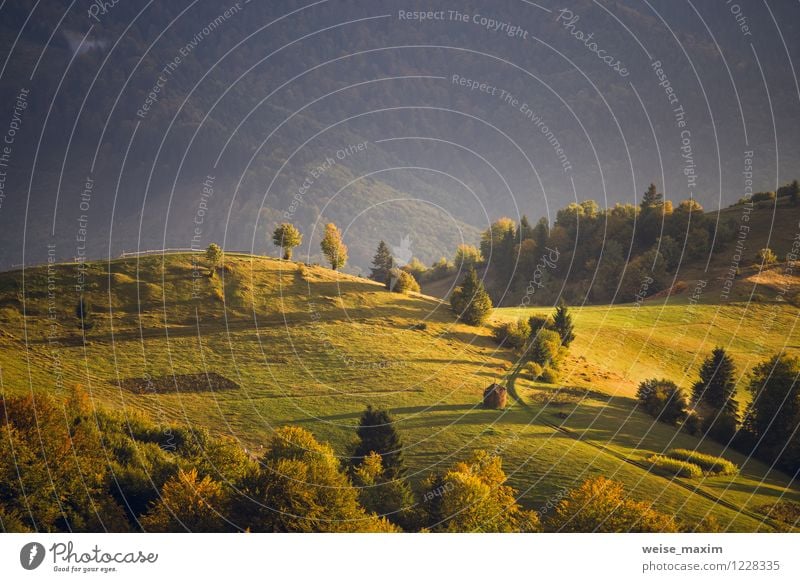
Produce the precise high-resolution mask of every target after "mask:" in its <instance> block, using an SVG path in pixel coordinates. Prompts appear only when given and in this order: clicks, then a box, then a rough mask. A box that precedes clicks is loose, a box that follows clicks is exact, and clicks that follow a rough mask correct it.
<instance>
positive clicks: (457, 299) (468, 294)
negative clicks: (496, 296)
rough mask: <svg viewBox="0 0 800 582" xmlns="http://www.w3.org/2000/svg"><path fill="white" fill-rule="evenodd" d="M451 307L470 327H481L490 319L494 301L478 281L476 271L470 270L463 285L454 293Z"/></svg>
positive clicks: (451, 297) (451, 298)
mask: <svg viewBox="0 0 800 582" xmlns="http://www.w3.org/2000/svg"><path fill="white" fill-rule="evenodd" d="M450 306H451V307H452V308H453V311H455V312H456V316H457V317H458V318H459V319H460V320H461V321H463V322H464V323H467V324H469V325H480V324H482V323H483V322H484V321H486V318H487V317H489V314H490V313H491V312H492V300H491V298H490V297H489V294H488V293H487V292H486V289H484V288H483V283H481V281H480V279H478V274H477V273H476V272H475V269H470V270H468V271H467V274H466V275H464V280H463V281H462V282H461V285H460V286H459V287H456V289H455V290H454V291H453V294H452V295H451V296H450Z"/></svg>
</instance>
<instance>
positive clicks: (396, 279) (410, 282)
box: [386, 269, 419, 293]
mask: <svg viewBox="0 0 800 582" xmlns="http://www.w3.org/2000/svg"><path fill="white" fill-rule="evenodd" d="M386 288H387V289H389V291H394V292H395V293H411V292H413V293H419V283H417V280H416V279H415V278H414V276H413V275H412V274H411V273H407V272H406V271H403V270H402V269H392V270H391V271H390V272H389V280H388V281H386Z"/></svg>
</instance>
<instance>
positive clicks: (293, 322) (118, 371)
mask: <svg viewBox="0 0 800 582" xmlns="http://www.w3.org/2000/svg"><path fill="white" fill-rule="evenodd" d="M77 274H78V269H77V265H51V266H49V267H48V266H42V267H37V268H32V269H26V270H25V271H24V272H22V271H13V272H8V273H4V274H2V275H0V382H2V390H3V391H4V392H5V393H10V394H14V393H23V392H28V391H31V390H33V391H48V392H51V393H54V394H59V393H62V392H63V391H64V390H65V388H66V387H68V386H70V385H72V384H76V383H79V384H82V385H83V386H84V388H85V389H86V390H87V392H88V393H89V394H90V396H91V399H92V402H93V403H94V404H95V405H96V406H105V407H111V408H114V409H116V410H120V411H123V412H124V413H125V414H130V415H132V416H136V415H139V414H143V415H145V416H147V417H149V418H150V419H151V420H152V421H154V422H156V423H158V424H166V423H167V422H180V423H184V424H187V425H189V426H195V427H200V426H203V427H208V428H209V429H210V430H212V431H213V432H215V433H217V434H227V435H232V436H234V437H236V438H238V439H240V440H241V442H242V443H243V444H244V446H246V447H247V448H248V449H249V450H251V451H255V452H257V451H258V449H259V447H260V446H261V443H263V442H264V440H265V438H266V436H267V435H269V434H270V433H271V431H273V430H274V428H275V427H277V426H281V425H286V424H295V425H300V426H304V427H306V428H308V429H310V430H312V431H313V432H314V434H315V435H316V436H317V437H318V438H320V439H323V440H327V441H330V442H331V444H332V445H333V446H334V447H335V448H336V450H337V452H338V453H339V454H342V455H344V454H345V453H346V451H347V449H348V446H349V445H350V443H351V442H352V441H353V440H354V438H355V433H354V428H355V426H356V424H357V422H358V417H359V415H360V413H361V412H362V411H363V409H364V408H365V407H366V405H367V404H373V405H375V406H380V407H385V408H388V409H389V410H390V411H391V412H392V414H393V415H394V416H395V418H396V419H397V420H398V424H397V428H398V430H399V431H400V433H401V434H402V436H403V438H404V441H405V445H406V450H405V452H404V453H405V458H406V460H407V464H408V466H409V469H410V470H409V474H410V478H411V479H412V481H414V482H419V481H421V480H422V479H423V478H424V477H425V476H426V475H428V474H429V473H430V472H431V471H434V470H440V469H442V468H443V467H445V466H448V465H450V464H452V462H453V461H454V460H456V459H462V458H464V457H466V456H467V454H468V452H469V451H471V450H473V449H477V448H483V449H486V450H488V451H491V452H496V453H498V454H500V455H501V456H502V457H503V459H504V467H505V470H506V472H507V473H508V474H509V477H510V484H511V485H513V486H514V487H516V488H517V489H518V490H519V491H520V493H521V496H522V501H523V503H524V505H526V506H527V507H528V508H531V509H536V510H545V511H546V509H547V507H548V506H549V504H553V503H555V502H556V501H557V500H558V498H559V496H560V495H561V494H562V492H563V491H564V489H565V488H570V487H573V486H575V485H577V484H579V483H580V482H581V481H582V480H584V479H586V478H587V477H589V476H593V475H598V474H602V475H606V476H608V477H612V478H614V479H617V480H620V481H622V482H624V483H625V485H626V487H627V488H628V490H629V491H631V494H632V495H633V496H634V497H635V498H638V499H642V500H647V501H652V502H653V503H654V504H655V506H656V507H657V508H659V509H661V510H663V511H666V512H668V513H671V514H675V515H679V516H681V517H682V518H683V519H685V520H686V521H687V522H689V523H697V522H698V521H699V520H701V519H702V518H704V517H706V516H709V515H710V516H713V517H715V518H716V519H717V520H718V521H719V523H720V524H721V526H722V527H724V528H726V529H732V530H742V531H755V530H762V529H764V530H769V529H771V527H770V525H769V524H764V523H762V522H761V519H760V515H759V513H758V507H759V506H761V505H763V504H765V503H770V502H774V501H777V500H778V499H783V500H791V501H800V491H798V490H797V488H796V487H792V486H791V484H790V480H789V478H788V477H786V476H785V475H783V474H781V473H779V472H776V471H769V469H768V468H767V466H765V465H764V464H762V463H759V462H755V461H748V460H747V459H745V458H743V457H742V456H741V455H738V454H737V453H734V452H732V451H726V450H723V449H722V447H721V446H720V445H717V444H716V443H712V442H708V441H704V442H700V441H698V440H697V439H696V438H694V437H691V436H689V435H687V434H684V433H678V432H676V431H675V430H674V429H672V428H670V427H668V426H666V425H663V424H658V423H653V422H652V419H651V418H650V417H648V416H645V415H644V414H642V413H640V412H638V411H637V410H636V409H635V407H634V403H633V401H632V400H631V399H630V398H629V396H630V394H631V393H632V389H633V387H634V386H635V385H636V384H637V383H638V381H640V380H641V379H643V378H644V377H650V376H653V375H662V374H663V375H669V376H671V377H673V378H674V379H675V380H676V381H678V380H681V374H680V372H681V371H682V369H683V368H682V366H683V365H684V364H683V363H682V362H691V365H690V368H691V369H692V370H693V369H694V367H696V366H697V365H698V363H699V359H700V358H701V357H703V356H704V355H705V353H706V352H707V351H708V350H710V349H711V347H713V345H715V344H716V343H719V344H722V345H730V346H731V348H732V352H733V354H734V356H735V357H736V358H737V363H739V364H740V365H741V366H742V367H744V366H745V363H746V362H749V363H752V362H755V361H757V360H758V359H760V358H763V357H765V355H766V354H767V353H769V351H771V350H774V349H777V347H778V346H780V345H783V344H786V345H789V346H796V345H797V343H798V342H797V334H796V332H795V327H794V321H795V318H796V310H795V309H794V308H791V307H789V306H787V305H786V304H784V303H768V304H759V305H756V306H753V305H750V306H748V305H728V306H724V307H720V308H716V307H715V306H711V305H703V306H702V307H701V308H699V309H698V310H697V311H696V313H695V315H694V319H693V320H692V323H691V324H686V323H685V322H684V321H683V320H682V318H683V317H685V312H686V309H687V307H686V305H681V304H680V301H678V302H677V303H675V304H673V302H674V301H676V300H678V299H679V298H677V297H676V298H669V300H662V304H658V305H657V304H655V303H652V304H646V305H645V306H644V307H640V308H633V307H631V306H614V307H592V308H585V309H583V310H577V312H576V318H575V319H576V331H577V334H578V339H577V340H576V342H575V344H573V348H572V355H571V359H570V361H569V365H568V366H567V367H566V368H565V372H564V377H563V378H562V383H561V384H560V385H559V387H558V388H555V387H554V386H545V385H541V384H536V383H534V382H532V381H530V380H528V379H526V378H525V377H524V376H523V375H520V376H518V377H517V378H516V380H515V382H514V388H515V390H516V394H517V395H518V397H519V400H518V401H513V402H512V403H511V405H510V406H509V407H508V408H507V409H506V410H504V411H493V410H486V409H483V408H482V407H481V406H480V402H481V394H482V391H483V389H484V388H485V387H486V386H487V385H488V384H489V383H490V382H492V381H495V380H500V379H504V378H505V379H507V378H508V376H509V373H510V372H511V370H512V369H514V364H515V359H514V356H513V354H512V353H511V352H510V351H508V350H505V349H499V348H497V346H496V345H495V344H494V342H493V341H492V340H491V338H490V330H489V329H488V328H475V327H469V326H465V325H462V324H460V323H456V322H455V321H454V319H453V317H452V314H451V313H450V311H449V309H448V307H447V306H446V305H445V304H443V303H442V302H441V301H439V300H437V299H434V298H432V297H428V296H423V295H412V296H400V295H397V294H391V293H388V292H387V291H385V290H384V289H383V287H382V286H380V285H377V284H375V283H373V282H370V281H366V280H364V279H360V278H356V277H351V276H348V275H344V274H340V273H336V272H333V271H330V270H327V269H324V268H321V267H308V266H305V265H302V264H299V263H294V262H287V261H279V260H274V259H267V258H263V257H255V256H249V255H227V256H226V260H225V266H224V268H223V269H220V270H219V272H218V274H217V275H215V276H214V277H208V276H207V275H208V271H207V269H206V268H205V267H203V266H202V265H200V266H199V268H198V266H197V265H194V264H193V261H192V257H191V256H190V255H185V254H176V255H168V256H164V257H161V256H149V257H142V258H139V259H136V258H132V259H125V260H114V261H110V262H104V263H101V262H97V263H90V264H88V265H87V270H86V280H85V287H84V290H85V293H86V296H87V297H88V299H89V301H90V302H91V304H92V305H93V309H92V316H91V322H92V327H91V329H89V330H88V331H86V333H85V335H84V333H83V332H82V330H81V329H80V327H79V325H78V322H77V320H76V318H75V306H76V303H77V295H76V291H75V283H76V275H77ZM527 313H528V312H527V311H525V312H524V313H522V312H520V311H517V310H513V309H500V310H497V312H496V315H495V317H496V318H500V319H502V318H509V317H517V316H519V315H527ZM773 314H774V315H775V318H774V325H773V326H772V327H771V328H770V329H769V330H767V332H765V334H764V339H755V338H753V337H752V334H753V328H754V326H755V325H757V324H760V323H761V322H764V321H767V320H768V317H769V316H771V315H773ZM754 321H756V322H758V323H753V322H754ZM737 324H739V325H740V327H739V328H738V329H737V327H736V325H737ZM787 330H791V332H790V333H788V334H787ZM746 335H747V336H750V337H751V339H745V338H744V336H746ZM676 338H678V339H676ZM614 342H617V343H618V344H619V347H618V348H617V353H616V355H615V357H614V358H608V349H609V348H610V347H611V346H614V345H616V344H615V343H614ZM667 350H672V351H673V352H674V355H673V356H671V357H669V358H664V357H663V356H662V355H661V354H663V353H668V352H667ZM659 362H661V363H659ZM658 366H661V367H660V368H658ZM741 371H744V369H742V370H741ZM220 376H221V377H223V380H224V381H222V380H220ZM682 381H683V383H684V384H685V383H688V382H690V381H691V380H690V378H689V377H686V378H685V379H684V380H682ZM676 447H683V448H690V449H695V448H696V449H698V450H700V451H702V452H706V453H711V454H715V455H724V456H725V457H726V458H728V459H730V460H732V461H734V462H735V463H737V464H739V465H740V467H741V471H740V474H738V475H736V476H728V477H713V478H711V477H709V478H704V479H694V480H674V481H671V480H669V479H665V478H663V477H660V476H656V475H654V474H652V473H650V472H649V471H647V470H646V469H644V468H643V467H642V465H641V461H642V460H643V459H644V458H646V457H648V456H650V455H651V454H652V453H655V452H662V451H664V450H667V449H670V448H676Z"/></svg>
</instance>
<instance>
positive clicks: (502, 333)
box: [493, 319, 531, 349]
mask: <svg viewBox="0 0 800 582" xmlns="http://www.w3.org/2000/svg"><path fill="white" fill-rule="evenodd" d="M530 335H531V328H530V326H529V325H528V322H527V321H525V320H524V319H520V320H518V321H506V322H503V323H501V324H500V325H498V326H497V327H496V328H494V331H493V336H494V339H495V341H496V342H497V343H498V344H500V345H501V346H506V347H509V348H515V349H520V348H521V347H523V346H524V345H525V344H526V343H527V341H528V338H529V337H530Z"/></svg>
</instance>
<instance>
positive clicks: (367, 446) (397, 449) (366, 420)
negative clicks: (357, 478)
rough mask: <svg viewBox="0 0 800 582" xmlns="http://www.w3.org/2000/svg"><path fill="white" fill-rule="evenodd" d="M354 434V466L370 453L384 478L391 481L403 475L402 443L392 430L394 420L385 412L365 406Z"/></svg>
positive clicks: (395, 431) (393, 429)
mask: <svg viewBox="0 0 800 582" xmlns="http://www.w3.org/2000/svg"><path fill="white" fill-rule="evenodd" d="M356 433H357V434H358V438H359V442H358V444H357V445H356V448H355V451H354V453H353V463H354V464H360V463H361V462H362V461H363V460H364V459H365V458H367V457H368V456H369V455H370V453H377V454H378V455H380V456H381V461H382V463H383V473H384V475H385V476H386V477H388V478H392V479H393V478H397V477H401V476H402V475H403V474H404V473H405V466H404V462H403V442H402V440H401V439H400V435H399V434H398V433H397V430H395V428H394V419H392V416H391V415H390V414H389V413H388V412H387V411H386V410H381V409H377V408H373V407H372V405H369V406H367V409H366V410H365V411H364V412H363V414H362V415H361V421H360V422H359V424H358V428H357V429H356Z"/></svg>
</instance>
